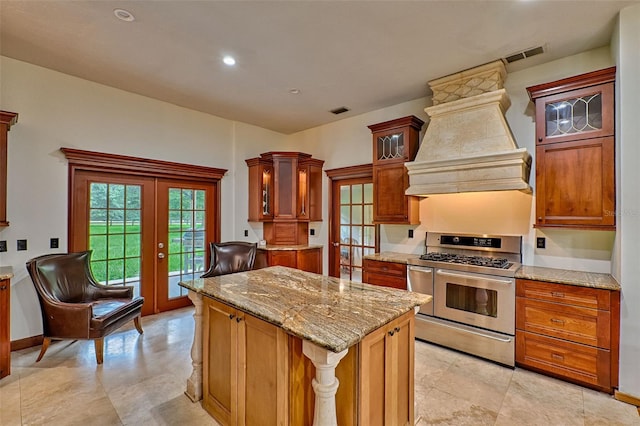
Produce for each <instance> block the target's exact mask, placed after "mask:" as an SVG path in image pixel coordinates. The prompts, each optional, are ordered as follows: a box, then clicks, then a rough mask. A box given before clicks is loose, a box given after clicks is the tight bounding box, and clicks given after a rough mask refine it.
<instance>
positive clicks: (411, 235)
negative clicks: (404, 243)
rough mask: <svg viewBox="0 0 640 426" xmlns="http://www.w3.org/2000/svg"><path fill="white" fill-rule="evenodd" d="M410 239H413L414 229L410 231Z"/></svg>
mask: <svg viewBox="0 0 640 426" xmlns="http://www.w3.org/2000/svg"><path fill="white" fill-rule="evenodd" d="M409 238H413V229H409Z"/></svg>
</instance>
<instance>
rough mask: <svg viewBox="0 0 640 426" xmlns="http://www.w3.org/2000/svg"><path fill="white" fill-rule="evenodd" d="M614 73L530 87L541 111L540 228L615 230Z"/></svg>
mask: <svg viewBox="0 0 640 426" xmlns="http://www.w3.org/2000/svg"><path fill="white" fill-rule="evenodd" d="M615 74H616V69H615V67H612V68H607V69H603V70H599V71H594V72H591V73H587V74H582V75H578V76H575V77H570V78H566V79H563V80H558V81H554V82H551V83H545V84H540V85H537V86H532V87H528V88H527V91H528V92H529V96H530V98H531V100H532V101H534V102H535V107H536V160H535V161H536V222H535V227H563V228H582V229H615V226H616V221H615V218H616V200H615V135H614V125H615V124H614V123H615V120H614V82H615Z"/></svg>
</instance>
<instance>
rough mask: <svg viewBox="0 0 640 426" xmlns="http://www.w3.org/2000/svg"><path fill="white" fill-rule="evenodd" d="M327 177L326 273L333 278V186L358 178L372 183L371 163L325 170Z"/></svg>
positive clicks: (334, 257) (334, 267)
mask: <svg viewBox="0 0 640 426" xmlns="http://www.w3.org/2000/svg"><path fill="white" fill-rule="evenodd" d="M325 173H326V174H327V177H328V178H329V180H330V182H329V191H328V192H329V194H328V197H327V198H328V200H329V226H328V228H329V231H328V232H329V235H328V239H327V241H328V242H329V250H328V253H327V254H328V258H329V265H328V272H329V274H328V275H329V276H333V275H332V273H334V271H335V269H336V252H337V250H336V249H335V246H334V243H335V241H333V240H332V239H333V225H334V221H335V218H334V217H333V216H334V215H333V186H334V184H335V183H336V182H337V181H341V180H347V179H359V178H371V182H372V183H373V163H368V164H359V165H356V166H347V167H339V168H336V169H329V170H325ZM379 234H380V232H378V231H377V230H376V247H379V245H380V243H379V238H380V236H379Z"/></svg>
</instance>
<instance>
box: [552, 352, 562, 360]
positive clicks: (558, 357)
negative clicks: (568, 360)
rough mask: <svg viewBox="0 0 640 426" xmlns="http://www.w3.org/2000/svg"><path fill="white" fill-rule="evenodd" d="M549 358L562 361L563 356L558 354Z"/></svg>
mask: <svg viewBox="0 0 640 426" xmlns="http://www.w3.org/2000/svg"><path fill="white" fill-rule="evenodd" d="M551 358H553V359H556V360H558V361H564V356H563V355H560V354H551Z"/></svg>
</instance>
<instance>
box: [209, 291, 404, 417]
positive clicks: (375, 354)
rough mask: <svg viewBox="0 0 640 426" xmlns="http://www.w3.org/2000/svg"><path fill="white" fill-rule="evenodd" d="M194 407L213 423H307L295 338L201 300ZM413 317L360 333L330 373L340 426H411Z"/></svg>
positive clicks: (306, 364)
mask: <svg viewBox="0 0 640 426" xmlns="http://www.w3.org/2000/svg"><path fill="white" fill-rule="evenodd" d="M203 324H204V327H203V401H202V406H203V407H204V409H205V410H207V412H209V414H211V415H212V416H213V417H214V418H215V419H216V420H217V421H218V423H220V424H221V425H223V426H225V425H260V426H263V425H264V426H269V425H291V426H294V425H295V426H297V425H311V424H312V423H313V415H314V406H315V393H314V391H313V384H312V382H313V380H314V378H315V376H316V370H315V366H314V365H313V363H312V362H311V360H309V359H308V358H307V357H305V356H304V355H303V353H302V340H301V339H299V338H297V337H294V336H290V335H287V334H286V333H285V332H284V331H283V330H282V329H280V328H279V327H276V326H274V325H272V324H269V323H267V322H265V321H262V320H260V319H258V318H256V317H253V316H251V315H248V314H246V313H243V312H242V311H239V310H237V309H234V308H231V307H229V306H227V305H225V304H223V303H220V302H217V301H215V300H213V299H210V298H206V297H205V298H204V312H203ZM413 375H414V313H413V311H411V312H407V313H406V314H405V315H403V316H401V317H400V318H397V319H396V320H394V321H392V322H390V323H388V324H386V325H384V326H382V327H381V328H379V329H377V330H375V331H373V332H372V333H370V334H369V335H367V336H366V337H365V338H364V339H363V340H362V341H361V342H360V343H358V344H356V345H354V346H352V347H351V348H349V351H348V353H347V355H346V356H345V357H344V358H342V360H340V363H339V364H338V366H337V367H336V377H337V379H338V381H339V387H338V391H337V394H336V414H337V420H338V424H339V425H341V426H356V425H413V423H414V406H413V391H414V382H413Z"/></svg>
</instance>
